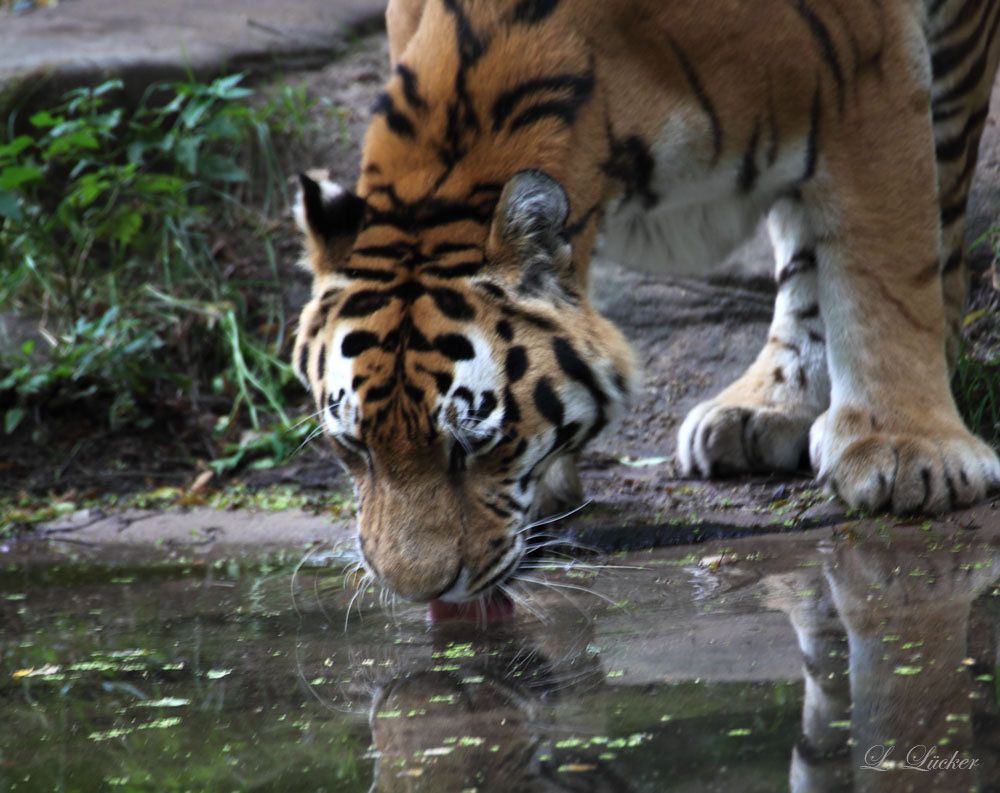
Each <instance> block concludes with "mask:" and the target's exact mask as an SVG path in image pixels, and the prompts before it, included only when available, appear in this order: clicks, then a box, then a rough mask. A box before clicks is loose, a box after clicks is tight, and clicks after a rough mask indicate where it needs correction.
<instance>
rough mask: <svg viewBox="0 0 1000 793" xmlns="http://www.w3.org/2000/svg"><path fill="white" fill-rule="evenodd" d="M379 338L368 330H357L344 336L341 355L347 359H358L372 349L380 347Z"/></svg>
mask: <svg viewBox="0 0 1000 793" xmlns="http://www.w3.org/2000/svg"><path fill="white" fill-rule="evenodd" d="M380 346H381V342H380V341H379V338H378V336H376V335H375V334H374V333H371V332H369V331H366V330H355V331H351V332H350V333H348V334H347V335H346V336H344V340H343V341H342V342H341V344H340V354H341V355H343V356H344V357H345V358H357V357H358V356H359V355H361V354H362V353H363V352H365V351H366V350H370V349H371V348H372V347H380Z"/></svg>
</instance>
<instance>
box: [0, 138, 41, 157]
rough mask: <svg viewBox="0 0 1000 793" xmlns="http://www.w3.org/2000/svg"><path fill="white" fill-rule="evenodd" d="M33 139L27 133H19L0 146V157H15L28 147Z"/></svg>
mask: <svg viewBox="0 0 1000 793" xmlns="http://www.w3.org/2000/svg"><path fill="white" fill-rule="evenodd" d="M34 142H35V141H34V140H33V139H32V138H31V137H30V136H28V135H20V136H18V137H16V138H14V140H12V141H11V142H10V143H7V144H4V145H3V146H0V157H16V156H17V155H18V154H20V153H21V152H22V151H24V150H25V149H27V148H28V147H30V146H31V145H32V144H33V143H34Z"/></svg>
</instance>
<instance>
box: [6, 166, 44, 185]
mask: <svg viewBox="0 0 1000 793" xmlns="http://www.w3.org/2000/svg"><path fill="white" fill-rule="evenodd" d="M44 176H45V172H44V171H43V170H42V169H40V168H36V167H35V166H33V165H13V166H11V167H9V168H4V169H3V170H2V171H0V190H11V189H13V188H16V187H21V186H22V185H26V184H31V182H38V181H41V179H42V177H44Z"/></svg>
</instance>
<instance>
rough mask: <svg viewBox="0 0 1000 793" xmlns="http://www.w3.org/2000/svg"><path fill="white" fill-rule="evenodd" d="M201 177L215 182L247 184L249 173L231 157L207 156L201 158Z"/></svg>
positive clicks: (199, 170)
mask: <svg viewBox="0 0 1000 793" xmlns="http://www.w3.org/2000/svg"><path fill="white" fill-rule="evenodd" d="M200 166H201V167H200V168H199V169H198V172H199V175H200V176H201V177H202V178H203V179H207V180H209V181H215V182H245V181H247V179H248V178H249V177H248V176H247V172H246V171H244V170H243V169H242V168H240V167H239V166H238V165H237V164H236V163H235V162H234V161H233V159H232V158H231V157H223V156H222V155H220V154H206V155H205V156H204V157H202V158H201V163H200Z"/></svg>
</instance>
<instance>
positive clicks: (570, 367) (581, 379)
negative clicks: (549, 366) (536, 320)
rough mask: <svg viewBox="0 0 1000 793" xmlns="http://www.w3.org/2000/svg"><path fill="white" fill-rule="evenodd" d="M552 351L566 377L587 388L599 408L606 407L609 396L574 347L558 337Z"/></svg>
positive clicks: (553, 343) (553, 342) (554, 341)
mask: <svg viewBox="0 0 1000 793" xmlns="http://www.w3.org/2000/svg"><path fill="white" fill-rule="evenodd" d="M552 349H553V351H554V352H555V354H556V361H557V362H558V364H559V366H560V368H561V369H562V370H563V372H564V373H565V374H566V376H567V377H569V378H571V379H573V380H576V381H577V382H578V383H580V385H582V386H583V387H584V388H586V389H587V390H588V391H589V392H590V395H591V397H593V400H594V402H596V403H597V405H598V406H599V407H603V406H604V405H606V404H607V403H608V395H607V394H605V393H604V389H602V388H601V386H600V385H599V384H598V382H597V378H596V377H595V376H594V372H593V370H592V369H591V368H590V367H589V366H587V364H586V363H584V360H583V358H581V357H580V356H579V354H578V353H577V351H576V350H575V349H573V345H572V344H570V343H569V342H568V341H566V339H563V338H560V337H556V338H555V339H554V340H553V341H552Z"/></svg>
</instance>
